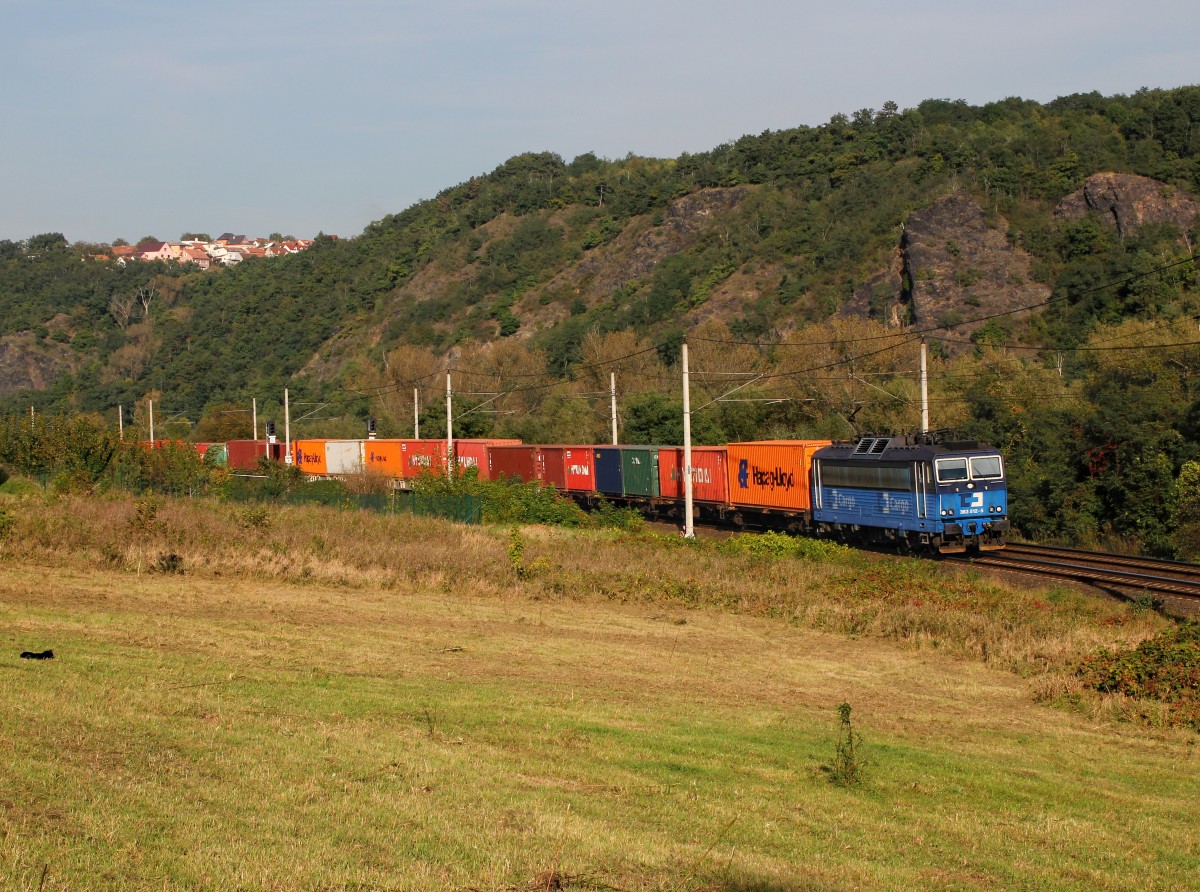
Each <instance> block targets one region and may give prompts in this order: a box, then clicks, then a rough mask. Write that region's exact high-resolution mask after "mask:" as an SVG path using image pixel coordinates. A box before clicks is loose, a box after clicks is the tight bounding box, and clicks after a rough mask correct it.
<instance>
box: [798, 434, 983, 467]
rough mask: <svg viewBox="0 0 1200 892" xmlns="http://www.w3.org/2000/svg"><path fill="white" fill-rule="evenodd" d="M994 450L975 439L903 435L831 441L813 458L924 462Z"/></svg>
mask: <svg viewBox="0 0 1200 892" xmlns="http://www.w3.org/2000/svg"><path fill="white" fill-rule="evenodd" d="M994 452H996V450H995V449H993V448H992V447H991V446H988V445H987V444H986V443H980V442H979V441H977V440H947V441H943V442H940V443H931V442H927V441H924V442H923V441H920V440H916V439H915V438H913V437H907V436H895V437H887V436H878V437H860V438H859V439H858V440H855V441H853V442H843V443H833V444H831V445H829V446H826V447H825V448H823V449H819V450H817V452H816V453H815V454H814V455H813V458H825V459H829V458H837V459H851V460H853V461H873V462H881V461H924V460H926V459H932V458H940V457H943V456H947V455H978V454H980V453H994Z"/></svg>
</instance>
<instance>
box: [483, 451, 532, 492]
mask: <svg viewBox="0 0 1200 892" xmlns="http://www.w3.org/2000/svg"><path fill="white" fill-rule="evenodd" d="M501 477H505V478H507V479H509V480H520V481H522V482H524V483H528V482H530V481H536V480H537V479H538V461H537V447H536V446H489V447H488V479H489V480H499V479H500V478H501Z"/></svg>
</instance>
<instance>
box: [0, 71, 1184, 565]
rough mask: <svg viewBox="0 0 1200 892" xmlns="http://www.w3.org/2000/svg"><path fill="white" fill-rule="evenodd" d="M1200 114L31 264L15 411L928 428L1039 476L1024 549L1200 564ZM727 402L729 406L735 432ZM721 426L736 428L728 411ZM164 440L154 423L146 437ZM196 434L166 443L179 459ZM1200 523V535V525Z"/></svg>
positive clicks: (525, 429) (942, 121)
mask: <svg viewBox="0 0 1200 892" xmlns="http://www.w3.org/2000/svg"><path fill="white" fill-rule="evenodd" d="M1198 195H1200V87H1184V88H1179V89H1173V90H1144V91H1140V92H1138V93H1137V94H1135V95H1133V96H1116V97H1104V96H1100V95H1099V94H1094V93H1093V94H1083V95H1075V96H1069V97H1064V98H1062V99H1059V100H1056V101H1054V102H1051V103H1048V104H1045V105H1043V104H1038V103H1035V102H1031V101H1026V100H1021V99H1007V100H1004V101H1001V102H996V103H991V104H988V105H984V106H971V105H968V104H967V103H965V102H961V101H948V100H929V101H926V102H923V103H921V104H920V105H919V106H918V107H917V108H915V109H905V110H900V109H898V108H896V107H895V105H894V104H892V103H885V104H884V106H883V107H882V108H881V109H880V110H877V111H875V110H871V109H862V110H860V111H857V112H855V113H853V114H852V115H849V116H844V115H838V116H835V117H834V118H833V119H831V120H830V121H829V122H828V123H827V124H824V125H821V126H819V127H798V128H792V129H784V130H778V131H768V132H764V133H762V134H759V135H757V136H746V137H743V138H741V139H739V140H736V141H735V142H732V143H729V144H726V145H722V146H719V147H717V148H715V149H713V150H712V151H710V152H706V153H703V154H697V155H684V156H681V157H679V158H675V159H650V158H639V157H634V156H629V157H626V158H624V159H619V160H606V159H600V158H597V157H595V156H593V155H582V156H580V157H577V158H575V159H573V160H572V161H570V162H567V161H564V160H563V159H561V158H559V157H558V156H556V155H553V154H549V153H540V154H526V155H520V156H518V157H515V158H512V159H509V160H508V161H506V162H504V163H503V164H501V165H500V166H499V167H497V168H496V169H495V170H494V171H492V172H491V173H490V174H487V175H483V176H479V177H477V178H474V179H472V180H470V181H468V182H466V183H461V184H458V185H456V186H453V187H451V188H448V189H446V190H444V191H443V192H441V193H440V194H438V195H437V196H436V197H435V198H433V199H431V200H429V201H425V202H422V203H420V204H417V205H414V206H413V207H411V208H408V209H407V210H404V211H401V212H400V213H397V214H395V215H391V216H388V217H385V218H384V219H382V220H379V221H377V222H375V223H372V224H371V225H370V226H368V227H367V228H366V230H365V231H364V232H363V233H362V234H361V235H360V236H358V237H356V238H352V239H340V240H335V239H330V238H319V239H318V240H317V242H316V244H314V246H313V247H312V248H311V249H309V250H308V251H306V252H304V253H303V254H300V255H296V256H293V257H285V258H278V259H273V260H269V261H258V262H247V263H244V264H242V265H241V266H240V267H238V268H234V269H219V270H213V271H208V272H196V271H188V270H186V269H184V268H179V267H172V266H170V265H167V264H160V263H155V264H131V265H129V266H127V267H124V268H119V267H116V266H114V265H112V264H111V263H109V262H106V261H99V260H96V259H94V254H95V253H96V252H95V251H94V250H92V249H91V247H90V246H84V245H76V246H71V245H68V244H67V243H66V241H65V239H63V238H62V237H61V236H58V235H57V234H54V233H48V234H42V235H37V236H33V237H31V238H30V239H28V240H27V241H26V242H24V243H12V242H0V400H2V401H3V402H2V403H0V406H2V407H3V408H6V409H8V410H10V411H24V412H28V408H29V406H30V405H32V406H34V408H35V411H42V412H54V411H63V410H79V411H88V412H100V413H104V414H105V416H106V417H107V418H109V419H110V420H111V421H112V422H113V423H115V418H116V415H115V411H116V406H117V405H118V404H124V405H125V406H127V407H129V406H135V405H136V406H138V407H139V412H140V411H141V407H144V404H145V401H146V400H147V399H148V398H150V397H153V398H154V399H155V401H156V410H157V411H156V414H157V416H158V417H159V418H160V419H163V420H164V423H165V424H167V425H168V426H167V427H166V429H165V431H164V432H166V433H169V434H172V435H180V436H191V437H194V438H197V439H209V438H211V439H219V438H222V437H226V436H236V435H248V434H249V421H248V414H247V413H246V409H247V408H248V405H249V402H250V399H251V397H257V398H258V400H259V404H260V407H261V411H262V414H263V415H264V417H265V416H267V415H268V414H270V413H272V412H275V413H278V412H279V408H278V403H279V401H280V399H281V396H282V391H283V388H284V387H285V386H288V387H289V388H290V391H291V396H292V399H293V401H295V402H296V403H297V404H298V405H297V406H296V407H295V409H296V411H293V417H294V418H297V419H300V418H301V416H304V415H307V416H308V417H307V418H303V419H302V420H298V421H297V425H296V430H297V431H298V432H299V433H300V434H305V435H307V434H344V435H355V436H357V435H360V433H361V431H362V430H363V429H364V428H363V424H364V422H365V419H366V418H367V417H368V416H373V417H376V418H378V419H379V420H380V429H381V432H382V433H384V434H408V433H411V429H412V406H413V390H414V388H416V389H417V390H418V395H419V400H420V404H421V406H422V408H423V411H424V413H425V415H424V417H423V419H422V433H423V434H426V435H434V434H438V433H441V432H442V431H444V428H445V405H444V391H445V376H444V373H445V372H446V371H447V370H450V371H451V374H452V382H453V386H454V390H455V392H456V397H455V406H456V409H455V414H456V415H458V416H460V417H459V418H458V420H457V421H456V425H459V426H461V427H460V432H461V433H463V434H483V433H493V434H499V435H515V436H521V437H524V438H526V439H531V440H532V439H536V440H542V441H551V440H580V439H587V438H602V437H603V436H604V435H605V430H606V425H607V402H608V397H607V391H608V387H609V376H610V374H611V373H615V374H616V377H617V389H618V393H619V402H620V407H621V421H622V426H623V433H622V438H623V440H625V441H626V442H633V441H639V440H640V441H652V442H661V441H669V440H677V439H678V437H679V433H680V421H679V396H678V394H679V384H678V375H677V370H676V368H675V364H676V362H677V359H678V347H679V345H680V344H681V343H682V341H683V340H684V337H685V335H686V338H687V341H688V343H689V347H690V350H691V354H692V367H693V373H694V374H693V384H694V392H693V397H692V402H693V406H696V407H699V410H698V412H697V416H696V420H695V422H694V430H695V432H696V434H697V436H698V438H699V439H701V440H708V441H719V440H729V439H738V438H747V437H762V436H797V435H825V436H839V437H840V436H852V435H853V434H855V433H856V432H861V431H866V430H897V429H899V430H906V429H913V428H915V427H916V426H917V425H918V423H919V413H918V408H917V406H916V397H917V384H916V375H915V369H916V366H917V351H918V346H917V342H918V339H919V337H921V336H924V337H925V338H926V339H927V341H928V343H929V344H930V348H931V350H932V353H933V356H934V361H933V367H932V372H933V376H934V380H933V383H932V388H931V389H932V415H933V425H934V426H935V427H957V428H959V429H962V430H965V431H967V432H969V433H972V434H977V435H979V436H981V437H985V438H987V439H990V440H992V441H993V442H995V443H996V444H997V445H999V446H1001V447H1002V448H1003V449H1005V451H1006V453H1007V454H1008V456H1009V462H1010V471H1011V473H1012V476H1013V483H1014V504H1015V505H1016V509H1015V510H1016V515H1015V519H1016V520H1017V522H1018V523H1019V524H1020V525H1021V526H1022V527H1023V528H1024V529H1025V530H1027V531H1028V532H1030V533H1037V534H1041V535H1046V536H1059V537H1064V538H1069V539H1072V540H1075V541H1080V542H1086V541H1097V540H1099V539H1100V538H1102V537H1105V536H1120V537H1125V538H1127V539H1129V540H1131V541H1133V542H1135V543H1136V544H1140V545H1143V546H1144V547H1147V548H1149V549H1152V550H1155V551H1159V552H1163V553H1170V552H1180V553H1184V554H1192V553H1195V552H1196V551H1197V550H1200V495H1197V494H1195V493H1194V492H1193V491H1194V490H1195V487H1196V481H1197V480H1200V468H1197V466H1196V465H1194V464H1190V463H1191V462H1193V461H1194V460H1196V459H1197V458H1200V455H1198V453H1200V447H1198V445H1197V440H1198V435H1200V394H1197V393H1194V392H1193V390H1194V385H1193V384H1192V382H1191V369H1193V368H1196V367H1197V366H1200V331H1198V330H1197V318H1198V317H1200V288H1198V285H1197V282H1198V277H1197V269H1196V264H1195V262H1194V260H1192V259H1191V258H1192V255H1193V247H1194V245H1195V242H1196V239H1197V237H1198V236H1200V232H1198V227H1200V222H1198V219H1197V209H1198V208H1200V204H1197V196H1198ZM722 398H723V399H722ZM718 400H719V401H718ZM141 420H142V419H141V418H140V415H139V418H138V421H139V422H140V421H141ZM163 430H164V429H163V428H161V427H160V431H163ZM1193 503H1196V504H1195V505H1193Z"/></svg>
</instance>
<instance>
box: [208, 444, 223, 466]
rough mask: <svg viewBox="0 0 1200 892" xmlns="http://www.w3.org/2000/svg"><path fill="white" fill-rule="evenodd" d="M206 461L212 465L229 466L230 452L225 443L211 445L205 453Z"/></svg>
mask: <svg viewBox="0 0 1200 892" xmlns="http://www.w3.org/2000/svg"><path fill="white" fill-rule="evenodd" d="M204 460H205V461H206V462H208V463H209V464H210V465H217V466H218V467H221V468H223V467H225V466H226V465H228V464H229V451H228V447H226V445H225V444H224V443H210V444H209V446H208V449H207V450H206V451H205V453H204Z"/></svg>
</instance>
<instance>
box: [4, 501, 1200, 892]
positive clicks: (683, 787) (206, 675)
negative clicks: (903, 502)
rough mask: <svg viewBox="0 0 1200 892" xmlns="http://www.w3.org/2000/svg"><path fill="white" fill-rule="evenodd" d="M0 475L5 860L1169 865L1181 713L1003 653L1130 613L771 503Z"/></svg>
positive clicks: (164, 879) (102, 864)
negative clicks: (1128, 712) (104, 486)
mask: <svg viewBox="0 0 1200 892" xmlns="http://www.w3.org/2000/svg"><path fill="white" fill-rule="evenodd" d="M13 482H14V481H10V483H9V484H6V487H9V488H11V487H12V483H13ZM3 507H4V508H5V510H6V514H7V515H8V516H9V517H10V518H11V523H10V524H9V525H8V526H7V528H6V529H5V530H4V532H3V536H2V538H0V551H2V560H0V611H2V612H3V615H4V617H5V623H4V629H3V632H0V637H2V638H3V643H4V655H3V656H0V671H2V672H3V673H4V675H5V677H6V683H5V685H4V686H3V688H2V690H0V697H2V698H3V700H4V706H5V708H4V709H3V710H2V711H0V715H2V716H3V717H2V718H0V744H2V745H3V746H4V748H5V751H6V752H7V753H8V754H9V757H8V769H7V771H6V773H5V775H4V778H3V779H0V785H2V786H0V800H2V801H3V802H4V808H3V809H2V810H0V827H2V828H3V833H2V834H0V876H3V878H4V883H5V884H6V885H7V886H8V887H11V888H25V889H36V888H38V887H39V885H40V886H42V888H44V889H55V888H82V887H87V888H101V889H132V888H148V887H153V888H164V887H165V888H203V889H223V888H233V887H237V888H245V889H301V888H305V889H308V888H326V889H347V890H348V889H362V888H405V889H461V890H466V889H511V890H533V889H542V888H554V889H579V890H582V889H596V888H615V889H623V890H630V892H634V890H637V892H643V890H645V892H650V890H655V892H674V890H680V892H682V890H695V889H699V888H706V889H711V890H720V892H747V890H768V892H774V890H783V889H793V888H816V889H835V888H846V887H848V886H855V887H859V888H913V887H923V888H963V887H964V886H967V887H971V886H981V887H985V886H989V885H997V886H1030V885H1039V886H1052V887H1060V888H1080V889H1083V888H1088V889H1095V888H1108V889H1118V888H1128V887H1130V886H1133V885H1136V886H1138V887H1140V888H1162V889H1167V888H1173V887H1179V886H1181V885H1186V884H1187V883H1188V882H1189V878H1190V877H1191V876H1192V875H1193V873H1194V871H1195V869H1196V867H1197V865H1198V864H1200V851H1198V850H1197V848H1196V843H1195V839H1194V837H1193V835H1192V834H1191V831H1190V829H1189V827H1190V825H1189V823H1188V820H1187V816H1188V815H1190V811H1191V808H1192V803H1193V802H1194V800H1195V798H1196V796H1197V795H1200V787H1197V786H1196V781H1195V777H1196V775H1195V774H1194V773H1190V774H1189V773H1186V772H1185V773H1183V774H1180V773H1179V772H1178V769H1179V767H1180V765H1181V764H1185V763H1186V760H1187V759H1189V758H1194V747H1192V748H1189V747H1188V746H1187V745H1186V743H1185V739H1184V737H1183V736H1180V734H1179V732H1171V731H1166V730H1151V731H1141V730H1138V729H1137V728H1136V726H1133V725H1122V724H1118V725H1115V726H1113V725H1100V724H1097V723H1096V722H1094V721H1093V720H1092V718H1089V717H1086V716H1081V715H1076V714H1073V713H1070V712H1061V711H1051V710H1048V709H1046V708H1044V707H1043V706H1040V705H1037V704H1034V703H1031V702H1030V697H1029V690H1030V682H1028V681H1024V680H1022V679H1021V678H1019V674H1038V673H1045V672H1046V670H1047V669H1048V668H1049V667H1051V666H1058V667H1060V669H1061V670H1062V671H1060V672H1059V673H1058V674H1057V675H1055V676H1054V678H1055V679H1057V680H1056V681H1055V682H1054V684H1066V683H1067V681H1066V680H1067V679H1069V678H1070V677H1071V676H1070V673H1069V672H1067V671H1066V669H1067V667H1069V666H1070V665H1073V663H1074V661H1075V660H1076V659H1077V658H1078V657H1080V656H1081V655H1084V654H1087V653H1091V652H1093V651H1095V650H1096V648H1098V647H1100V646H1110V647H1121V648H1122V649H1127V648H1128V647H1130V646H1132V645H1134V644H1136V643H1137V642H1139V641H1142V640H1145V639H1147V638H1148V637H1149V636H1152V635H1153V634H1154V633H1155V632H1157V631H1159V630H1161V629H1163V628H1164V627H1166V623H1165V621H1163V620H1162V619H1161V618H1159V617H1157V616H1156V615H1154V614H1152V613H1146V612H1137V611H1132V610H1130V609H1129V608H1128V607H1127V606H1125V605H1121V604H1115V603H1111V602H1108V601H1103V600H1099V599H1090V598H1084V597H1082V596H1078V595H1074V594H1072V593H1069V592H1067V591H1064V590H1049V591H1042V592H1038V593H1029V592H1022V591H1011V590H1008V589H1006V588H1003V587H1000V586H996V585H993V584H990V583H985V582H983V581H981V580H979V579H974V578H971V577H969V576H968V577H954V578H946V579H943V578H941V577H940V576H939V575H938V574H937V573H936V571H935V570H933V569H932V568H931V567H930V566H929V565H926V564H921V563H918V562H912V561H898V562H896V561H890V560H887V561H885V560H879V559H877V558H874V557H871V556H868V555H863V554H859V553H855V552H850V551H847V550H844V549H840V548H837V547H831V546H828V545H823V544H820V543H814V542H808V541H804V540H790V539H786V538H784V537H775V536H768V537H746V538H735V539H731V540H725V541H720V542H715V541H713V542H703V543H684V542H681V541H679V540H677V539H674V538H665V537H661V536H654V535H650V534H646V533H626V532H618V531H612V530H609V531H592V530H586V531H585V530H576V529H569V528H561V527H559V528H550V527H524V528H520V529H517V530H515V531H514V529H513V528H512V527H511V526H508V525H503V526H484V527H464V526H456V525H452V524H448V523H443V522H439V521H431V520H428V519H414V518H411V517H405V516H395V517H388V516H380V515H376V514H372V513H368V512H340V513H334V512H333V511H332V510H331V509H328V508H322V507H304V506H287V507H282V508H279V509H278V510H264V506H263V505H261V504H251V503H248V504H225V503H219V502H216V501H211V500H203V499H201V500H197V499H187V500H181V499H162V498H158V499H153V500H151V499H146V498H142V499H134V498H129V497H125V496H115V497H78V496H69V495H68V496H59V497H55V498H45V497H44V496H42V495H40V494H37V495H26V496H24V497H21V498H7V499H4V500H3ZM830 632H836V633H837V634H829V633H830ZM896 644H899V646H895V645H896ZM43 647H53V648H54V650H55V653H56V655H57V659H55V660H53V661H47V662H44V663H38V664H36V665H34V664H30V663H28V661H21V660H18V659H16V653H17V651H19V650H22V649H27V648H30V649H41V648H43ZM997 669H1003V670H1005V671H997ZM1009 670H1015V671H1016V673H1017V674H1014V672H1013V671H1009ZM1048 677H1049V676H1045V677H1043V678H1042V679H1040V680H1038V681H1034V682H1033V683H1032V684H1033V687H1034V688H1035V689H1037V690H1042V689H1044V687H1045V686H1046V685H1047V684H1048V682H1047V681H1046V680H1045V678H1048ZM1122 703H1125V704H1126V707H1128V706H1130V705H1131V704H1133V703H1134V701H1132V700H1126V699H1124V698H1122V697H1120V696H1113V697H1110V699H1109V700H1108V701H1107V705H1106V706H1099V705H1097V706H1096V707H1095V709H1096V711H1097V713H1098V714H1100V715H1113V714H1116V713H1117V712H1119V711H1120V709H1121V708H1123V707H1122V706H1121V705H1120V704H1122ZM839 704H843V705H844V706H846V707H847V708H846V709H845V710H844V711H843V712H841V713H839V712H838V711H837V710H836V709H835V707H837V706H838V705H839ZM850 704H853V710H854V727H853V730H851V729H850V728H849V709H848V707H849V705H850ZM1106 710H1107V712H1106ZM839 718H843V719H844V722H843V723H842V724H841V725H839V721H838V719H839ZM854 735H857V736H854ZM847 760H850V761H847ZM830 778H843V779H845V780H846V781H847V783H844V784H843V785H840V786H839V785H833V784H830V783H828V780H829V779H830ZM852 781H858V782H857V783H853V782H852Z"/></svg>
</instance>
